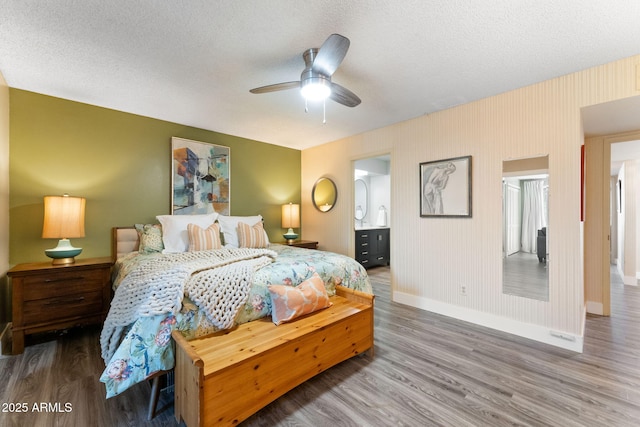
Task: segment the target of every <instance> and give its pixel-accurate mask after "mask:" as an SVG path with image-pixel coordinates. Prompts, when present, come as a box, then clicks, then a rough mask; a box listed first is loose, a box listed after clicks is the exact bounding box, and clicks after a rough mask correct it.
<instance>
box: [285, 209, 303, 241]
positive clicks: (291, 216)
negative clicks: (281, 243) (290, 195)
mask: <svg viewBox="0 0 640 427" xmlns="http://www.w3.org/2000/svg"><path fill="white" fill-rule="evenodd" d="M298 227H300V205H296V204H293V203H289V204H286V205H282V228H288V230H287V232H286V233H285V234H283V235H282V236H283V237H284V238H285V239H287V242H288V243H291V242H293V241H294V240H296V239H297V238H298V235H297V234H296V233H294V231H293V229H294V228H298Z"/></svg>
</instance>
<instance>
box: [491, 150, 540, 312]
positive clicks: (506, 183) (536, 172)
mask: <svg viewBox="0 0 640 427" xmlns="http://www.w3.org/2000/svg"><path fill="white" fill-rule="evenodd" d="M548 218H549V156H540V157H531V158H525V159H518V160H505V161H504V162H503V163H502V292H503V293H505V294H509V295H517V296H521V297H525V298H532V299H536V300H541V301H548V300H549V270H548V264H549V245H548V239H549V233H548V230H549V227H548Z"/></svg>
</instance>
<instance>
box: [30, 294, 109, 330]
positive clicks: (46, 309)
mask: <svg viewBox="0 0 640 427" xmlns="http://www.w3.org/2000/svg"><path fill="white" fill-rule="evenodd" d="M22 309H23V316H24V322H25V323H26V324H30V323H44V322H50V321H52V320H58V319H66V318H71V317H76V316H91V315H94V314H96V313H101V312H102V311H103V310H104V309H105V307H103V298H102V291H101V290H97V291H95V292H83V293H81V294H74V295H60V294H58V295H56V296H54V297H51V298H47V299H37V300H32V301H25V302H24V304H23V306H22Z"/></svg>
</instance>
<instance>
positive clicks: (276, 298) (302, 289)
mask: <svg viewBox="0 0 640 427" xmlns="http://www.w3.org/2000/svg"><path fill="white" fill-rule="evenodd" d="M269 293H270V294H271V320H273V323H275V324H276V325H280V324H282V323H285V322H290V321H291V320H293V319H295V318H297V317H300V316H303V315H305V314H309V313H313V312H314V311H318V310H321V309H323V308H327V307H330V306H331V304H332V303H331V302H330V301H329V295H327V290H326V289H325V288H324V282H323V281H322V279H321V278H320V276H319V275H318V273H313V276H311V277H310V278H309V279H307V280H305V281H304V282H302V283H300V284H299V285H298V286H296V287H294V286H288V285H269Z"/></svg>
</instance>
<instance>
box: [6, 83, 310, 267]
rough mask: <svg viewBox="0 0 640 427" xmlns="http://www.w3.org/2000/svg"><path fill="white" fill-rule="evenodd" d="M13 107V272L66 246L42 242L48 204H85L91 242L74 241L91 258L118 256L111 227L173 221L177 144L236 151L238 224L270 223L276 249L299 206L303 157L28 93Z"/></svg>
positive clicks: (13, 100) (13, 99)
mask: <svg viewBox="0 0 640 427" xmlns="http://www.w3.org/2000/svg"><path fill="white" fill-rule="evenodd" d="M9 100H10V147H9V150H10V151H9V176H10V192H9V195H10V198H9V204H10V206H9V220H10V229H9V232H10V234H9V236H10V239H9V240H10V242H9V244H10V246H9V262H10V263H11V264H17V263H23V262H36V261H47V260H49V258H47V257H46V256H45V255H44V250H45V249H48V248H52V247H55V246H56V245H57V241H56V240H52V239H42V238H41V233H42V220H43V209H44V205H43V196H46V195H61V194H63V193H68V194H69V195H72V196H82V197H86V199H87V206H86V218H85V237H84V238H78V239H71V241H72V244H74V246H77V247H81V248H83V251H82V254H80V255H79V257H83V258H90V257H98V256H108V255H110V253H111V240H110V236H111V228H112V227H114V226H130V225H133V224H134V223H151V222H156V221H155V216H156V215H160V214H169V213H171V206H170V205H171V194H170V192H171V137H173V136H176V137H180V138H186V139H192V140H195V141H201V142H209V143H213V144H218V145H224V146H227V147H230V149H231V183H230V197H231V215H256V214H261V215H262V216H263V217H264V222H265V229H266V230H267V234H268V235H269V238H270V240H271V241H273V242H278V241H281V240H282V233H283V232H284V230H283V229H282V228H281V226H280V225H281V224H280V215H281V205H282V204H284V203H288V202H293V203H300V193H301V173H300V168H301V166H300V164H301V160H300V159H301V155H300V154H301V152H300V151H299V150H294V149H290V148H285V147H280V146H276V145H272V144H267V143H264V142H259V141H254V140H249V139H245V138H240V137H236V136H231V135H226V134H221V133H217V132H212V131H208V130H204V129H199V128H195V127H190V126H184V125H180V124H176V123H171V122H167V121H162V120H157V119H152V118H148V117H143V116H138V115H135V114H129V113H124V112H120V111H115V110H110V109H107V108H101V107H96V106H92V105H88V104H82V103H79V102H73V101H68V100H64V99H60V98H54V97H50V96H45V95H41V94H37V93H33V92H27V91H23V90H19V89H10V97H9ZM212 122H213V123H215V118H212ZM212 126H215V125H214V124H213V125H212Z"/></svg>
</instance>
